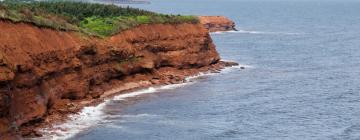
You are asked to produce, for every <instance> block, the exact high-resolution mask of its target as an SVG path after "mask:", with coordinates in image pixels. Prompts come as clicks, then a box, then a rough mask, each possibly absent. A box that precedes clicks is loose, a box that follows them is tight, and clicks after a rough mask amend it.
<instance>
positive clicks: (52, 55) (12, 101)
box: [0, 21, 223, 139]
mask: <svg viewBox="0 0 360 140" xmlns="http://www.w3.org/2000/svg"><path fill="white" fill-rule="evenodd" d="M0 30H1V32H0V139H9V138H11V137H10V136H13V135H14V133H17V134H22V135H34V134H33V133H32V131H29V130H28V129H26V128H27V127H31V126H32V125H34V124H37V123H43V122H51V119H54V118H55V119H56V118H61V115H63V114H66V113H69V112H76V111H78V110H79V109H80V108H81V106H84V105H88V104H89V103H90V102H92V101H94V100H97V99H101V98H102V97H105V96H108V95H109V94H112V93H114V92H119V91H125V90H131V89H132V88H136V87H141V86H143V87H145V86H150V85H154V84H163V83H173V82H177V81H181V80H183V78H184V77H185V76H188V75H191V74H195V73H196V72H198V70H202V71H206V70H211V69H212V68H219V67H222V66H223V65H222V64H221V63H219V59H220V58H219V55H218V53H217V51H216V49H215V46H214V44H213V43H212V40H211V38H210V36H209V34H208V32H207V31H206V30H205V29H204V28H203V27H202V25H200V24H199V25H194V24H179V25H142V26H139V27H137V28H134V29H131V30H127V31H124V32H122V33H120V34H118V35H115V36H113V37H110V38H106V39H99V38H91V37H87V36H84V35H82V34H80V33H76V32H60V31H55V30H51V29H44V28H38V27H35V26H32V25H29V24H24V23H19V24H13V23H10V22H7V21H0ZM211 66H213V67H211ZM111 89H117V90H115V91H113V92H111ZM109 90H110V92H109ZM12 138H14V137H12Z"/></svg>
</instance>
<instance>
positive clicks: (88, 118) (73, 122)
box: [36, 60, 253, 140]
mask: <svg viewBox="0 0 360 140" xmlns="http://www.w3.org/2000/svg"><path fill="white" fill-rule="evenodd" d="M226 61H227V60H226ZM243 68H253V67H252V66H250V65H241V64H239V65H238V66H230V67H225V68H223V69H221V70H220V72H218V73H213V72H199V73H198V74H197V75H194V76H188V77H186V78H185V80H184V82H183V83H176V84H169V85H159V86H150V87H145V88H140V89H136V90H133V91H130V92H125V93H118V95H114V96H111V97H110V98H106V99H104V101H103V102H101V103H98V104H95V105H92V106H86V107H84V108H83V109H82V110H81V111H80V112H79V113H76V114H70V115H69V117H68V120H66V121H65V122H60V123H57V124H53V125H52V126H51V127H46V128H43V129H41V130H40V131H41V133H42V134H43V136H42V137H41V138H40V139H53V140H64V139H69V138H72V137H74V136H76V135H77V134H79V133H81V132H84V131H87V130H88V129H91V127H93V126H96V125H99V124H101V123H104V122H106V119H105V118H106V117H108V116H106V114H105V112H103V110H104V108H105V107H106V106H107V105H108V104H109V103H110V102H111V101H123V100H128V98H134V97H135V98H136V97H139V96H141V95H145V94H151V93H156V92H161V91H164V90H172V89H177V88H181V87H184V86H186V85H191V84H193V83H196V82H197V81H196V79H197V78H200V77H205V76H212V75H217V74H219V73H228V72H231V71H232V70H237V69H243ZM119 92H121V91H119ZM115 94H116V93H115ZM36 139H39V138H36Z"/></svg>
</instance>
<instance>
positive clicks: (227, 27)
mask: <svg viewBox="0 0 360 140" xmlns="http://www.w3.org/2000/svg"><path fill="white" fill-rule="evenodd" d="M199 19H200V23H201V24H202V25H203V26H204V27H205V28H206V29H208V30H209V31H210V32H218V31H233V30H236V29H235V23H234V22H233V21H232V20H230V19H229V18H227V17H224V16H199Z"/></svg>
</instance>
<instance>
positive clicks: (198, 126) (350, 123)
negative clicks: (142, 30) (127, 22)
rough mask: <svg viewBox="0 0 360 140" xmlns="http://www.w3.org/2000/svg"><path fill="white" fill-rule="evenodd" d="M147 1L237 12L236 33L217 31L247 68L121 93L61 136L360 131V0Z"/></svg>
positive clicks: (349, 135)
mask: <svg viewBox="0 0 360 140" xmlns="http://www.w3.org/2000/svg"><path fill="white" fill-rule="evenodd" d="M151 2H152V4H150V5H132V6H135V7H140V8H145V9H149V10H153V11H157V12H165V13H174V14H178V13H179V14H192V15H224V16H228V17H229V18H231V19H233V20H234V21H235V22H236V23H237V28H238V29H239V31H237V32H218V33H212V37H213V40H214V42H215V43H216V45H217V50H218V51H219V53H220V55H221V57H222V58H223V59H224V60H232V61H236V62H238V63H240V64H242V65H244V66H245V67H246V68H245V69H244V70H242V69H239V68H236V67H235V68H229V69H226V70H224V71H222V72H221V73H219V74H207V75H206V74H205V75H202V76H198V77H193V78H189V79H188V81H189V83H187V84H181V85H173V86H167V87H154V88H149V89H146V90H142V91H138V92H135V93H131V94H129V95H128V96H124V95H123V96H120V97H117V98H116V97H115V99H113V100H108V101H106V103H104V104H102V105H101V106H100V107H92V108H87V109H85V113H84V114H83V116H85V117H81V116H74V118H78V119H80V121H79V120H74V121H71V122H69V123H67V124H66V127H67V128H66V130H67V131H66V132H67V133H63V134H58V135H57V136H58V137H57V138H58V139H63V138H69V139H74V140H99V139H107V140H119V139H122V140H222V139H224V140H248V139H250V140H269V139H270V140H327V139H330V140H332V139H334V140H358V139H360V117H359V116H360V1H350V0H349V1H341V0H338V1H325V0H306V1H305V0H302V1H301V0H298V1H296V0H293V1H291V0H287V1H286V0H281V1H280V0H271V1H266V0H256V1H251V0H246V1H245V0H171V1H170V0H152V1H151ZM94 112H95V113H94ZM84 122H86V123H84ZM79 126H82V127H79ZM71 132H73V133H71ZM64 135H66V137H64Z"/></svg>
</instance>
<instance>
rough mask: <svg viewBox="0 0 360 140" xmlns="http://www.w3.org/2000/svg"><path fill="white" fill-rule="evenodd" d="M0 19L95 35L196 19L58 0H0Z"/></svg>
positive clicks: (108, 34) (188, 21)
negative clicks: (145, 25)
mask: <svg viewBox="0 0 360 140" xmlns="http://www.w3.org/2000/svg"><path fill="white" fill-rule="evenodd" d="M0 19H7V20H10V21H13V22H28V23H33V24H34V25H37V26H39V27H48V28H53V29H57V30H69V31H82V32H84V33H87V34H95V35H98V36H110V35H113V34H116V33H118V32H120V31H123V30H127V29H130V28H133V27H136V26H139V25H141V24H161V23H167V24H180V23H192V24H196V23H198V22H199V20H198V18H197V17H195V16H181V15H164V14H158V13H154V12H150V11H145V10H141V9H136V8H130V7H118V6H115V5H104V4H95V3H84V2H73V1H58V0H55V1H41V2H38V1H32V0H26V2H24V1H23V0H5V1H3V2H0Z"/></svg>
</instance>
